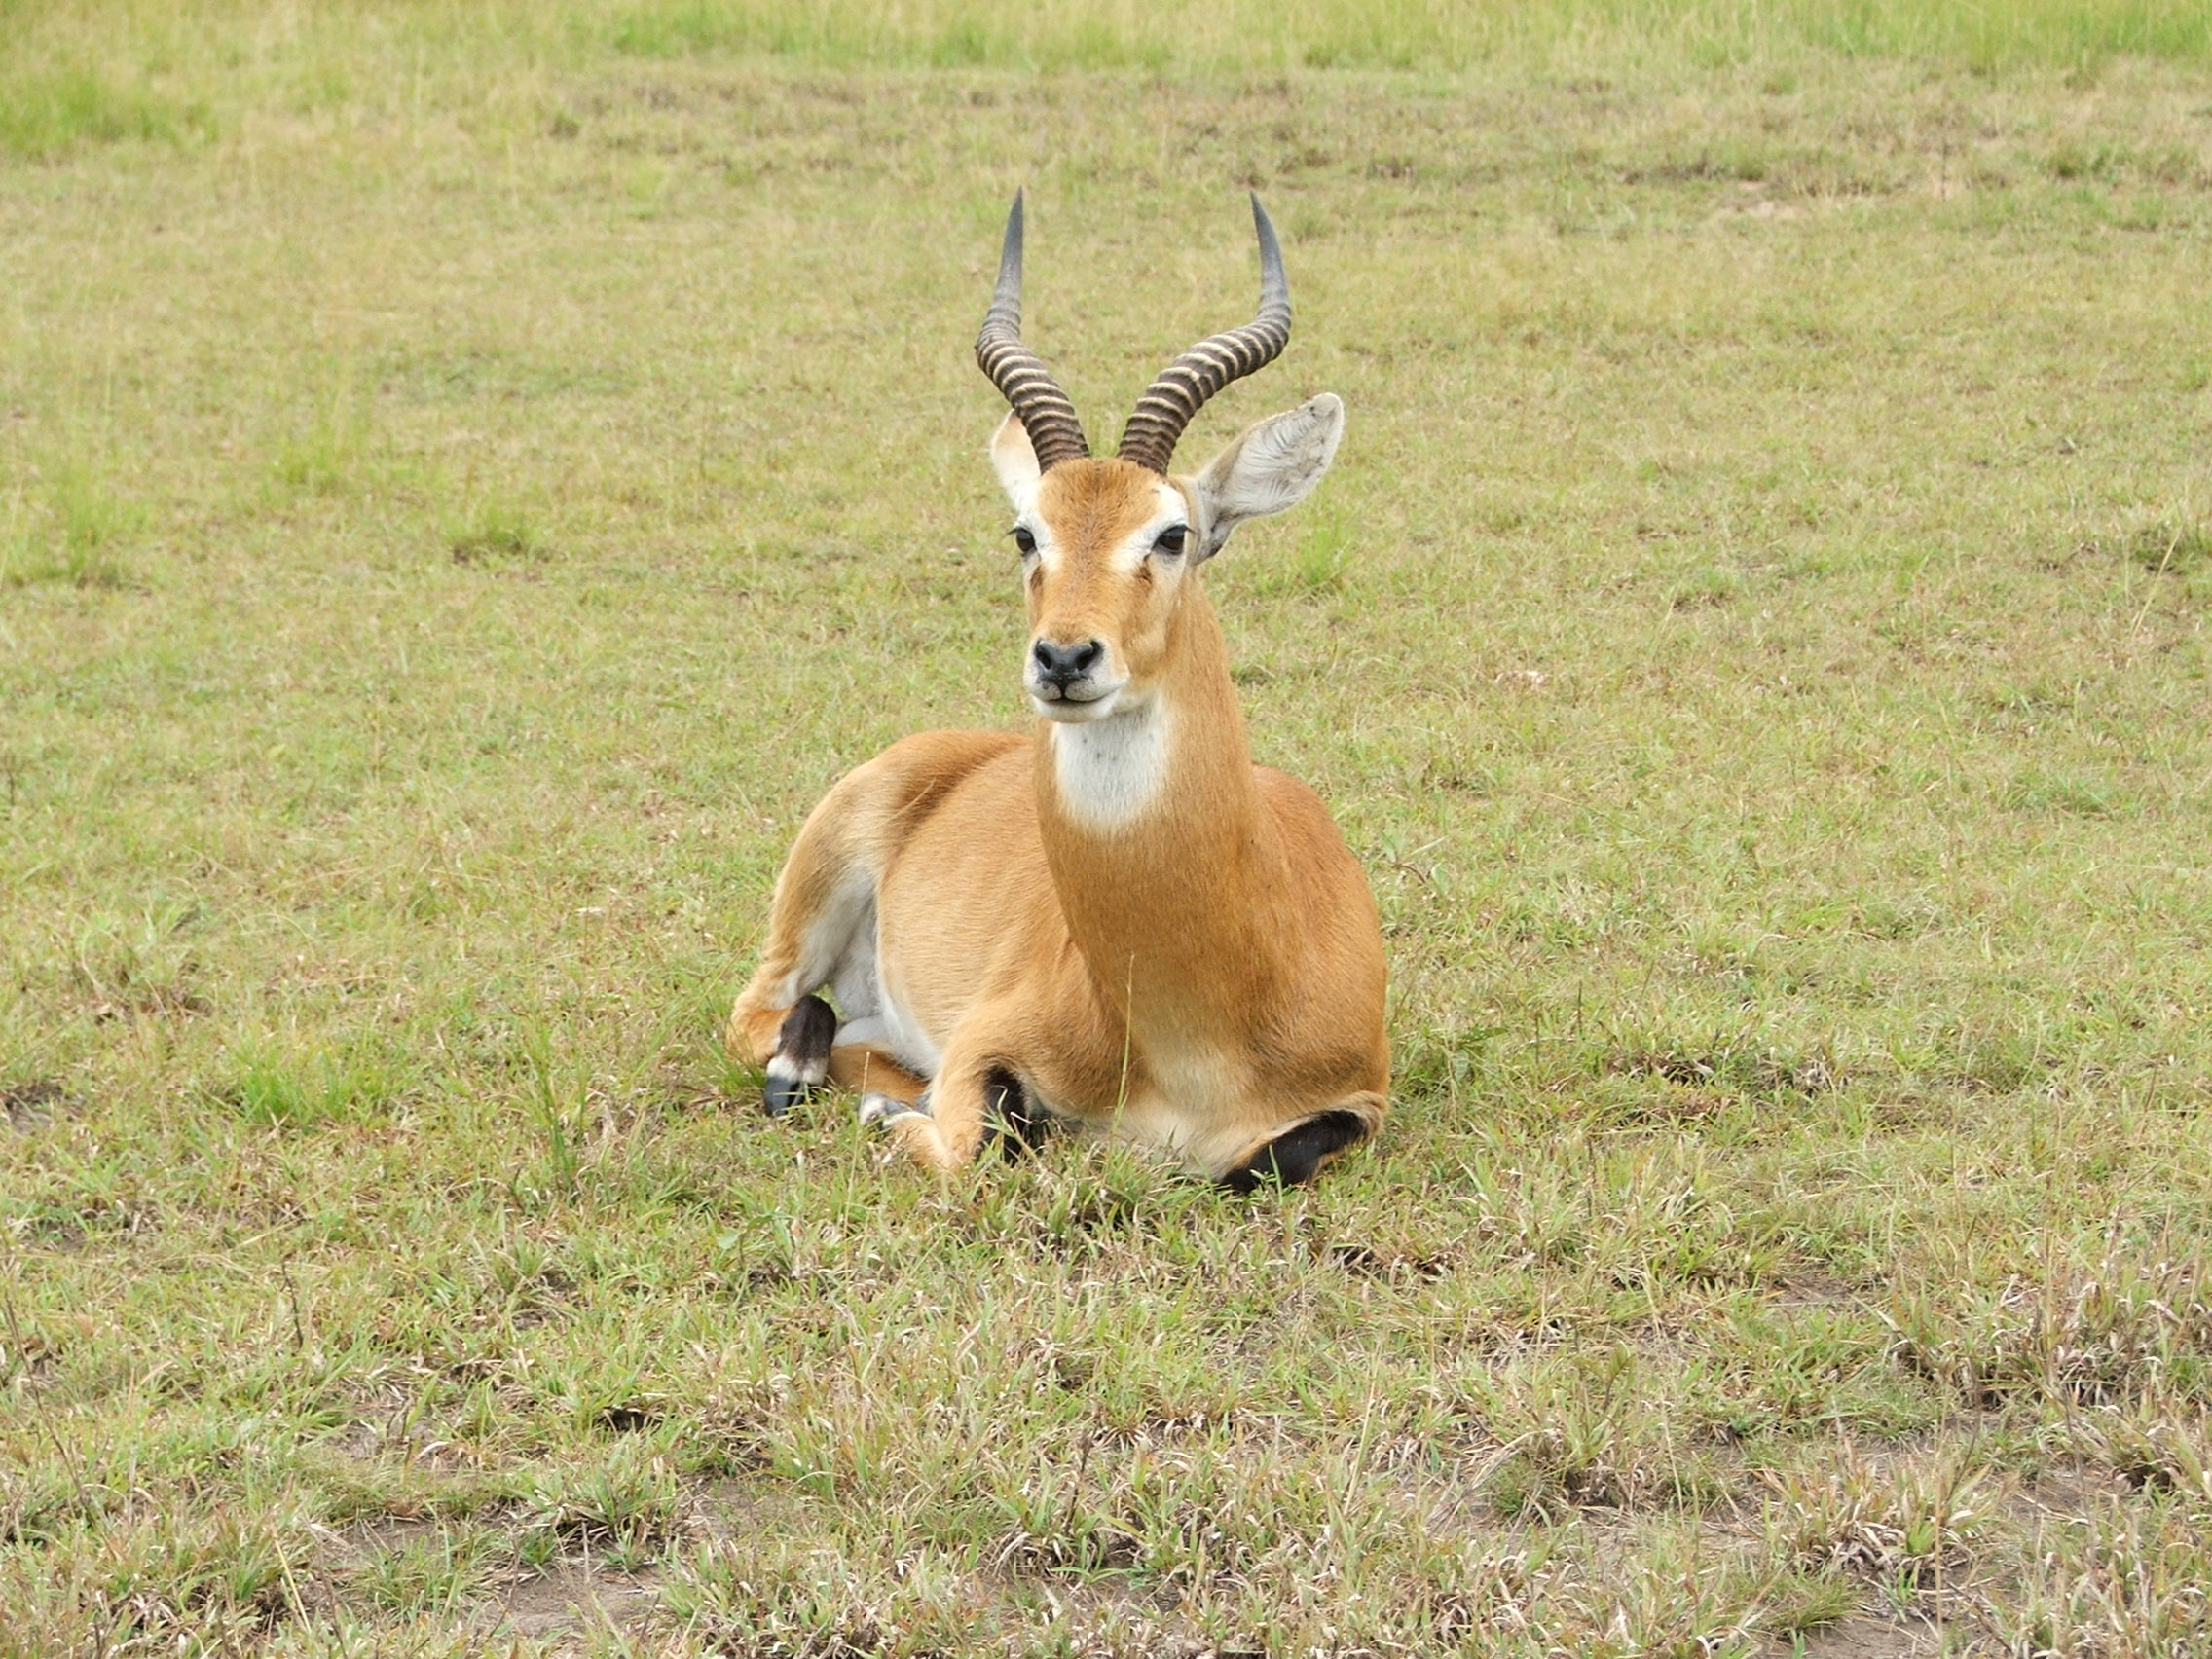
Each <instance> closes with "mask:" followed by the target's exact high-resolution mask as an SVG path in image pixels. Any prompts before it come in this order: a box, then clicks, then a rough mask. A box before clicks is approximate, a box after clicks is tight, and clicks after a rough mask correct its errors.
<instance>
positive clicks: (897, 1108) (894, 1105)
mask: <svg viewBox="0 0 2212 1659" xmlns="http://www.w3.org/2000/svg"><path fill="white" fill-rule="evenodd" d="M928 1098H929V1097H928V1096H927V1095H924V1096H923V1097H922V1100H921V1101H920V1102H908V1101H904V1100H899V1099H895V1098H894V1097H893V1096H891V1095H888V1094H864V1095H862V1096H861V1103H860V1107H859V1109H858V1115H859V1117H860V1121H861V1127H863V1128H866V1129H884V1128H889V1127H890V1126H891V1124H894V1123H895V1122H897V1121H898V1120H899V1119H901V1118H926V1117H928V1116H929V1108H928Z"/></svg>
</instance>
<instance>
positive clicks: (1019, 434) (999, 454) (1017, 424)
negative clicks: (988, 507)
mask: <svg viewBox="0 0 2212 1659" xmlns="http://www.w3.org/2000/svg"><path fill="white" fill-rule="evenodd" d="M991 468H992V470H993V471H995V472H996V473H997V474H998V475H999V487H1000V488H1001V489H1003V490H1005V491H1006V494H1007V499H1008V500H1010V501H1012V502H1013V503H1014V511H1015V512H1017V513H1025V512H1027V511H1028V510H1029V508H1030V505H1031V504H1032V503H1033V502H1034V501H1035V500H1036V499H1037V480H1038V479H1040V478H1042V477H1043V476H1044V475H1045V474H1044V472H1043V469H1041V468H1040V467H1039V466H1038V464H1037V452H1036V450H1035V449H1033V448H1031V447H1030V443H1029V428H1028V427H1026V426H1024V425H1023V424H1021V417H1020V416H1018V415H1016V414H1014V411H1013V410H1011V409H1010V410H1008V411H1007V417H1006V419H1005V420H1003V421H1001V422H1000V423H999V429H998V430H997V431H995V432H993V433H992V434H991Z"/></svg>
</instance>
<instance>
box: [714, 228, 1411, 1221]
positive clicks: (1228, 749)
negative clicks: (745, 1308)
mask: <svg viewBox="0 0 2212 1659" xmlns="http://www.w3.org/2000/svg"><path fill="white" fill-rule="evenodd" d="M1252 218H1253V224H1254V228H1255V230H1256V231H1257V233H1258V237H1259V244H1260V265H1261V280H1260V309H1259V314H1258V316H1257V318H1256V319H1255V320H1254V321H1252V322H1250V323H1248V324H1246V325H1245V326H1243V327H1241V328H1235V329H1230V330H1228V331H1226V332H1224V333H1220V334H1215V335H1213V336H1211V337H1209V338H1207V339H1205V340H1201V341H1200V342H1198V345H1196V346H1194V347H1192V348H1191V349H1190V350H1188V351H1185V352H1184V353H1183V354H1182V355H1181V356H1180V357H1178V358H1176V359H1175V361H1174V362H1173V363H1172V364H1171V365H1169V367H1168V368H1167V369H1166V370H1165V371H1163V372H1162V373H1161V375H1160V377H1159V378H1158V379H1157V380H1155V381H1154V382H1153V384H1152V386H1151V387H1150V388H1149V389H1147V390H1146V392H1145V393H1144V395H1143V396H1142V397H1141V398H1139V399H1138V401H1137V405H1136V410H1135V413H1134V414H1133V415H1132V416H1131V417H1130V419H1129V422H1128V424H1127V427H1126V429H1125V430H1124V434H1123V437H1122V442H1121V448H1120V451H1119V453H1118V454H1116V455H1115V456H1113V457H1112V458H1110V459H1107V458H1100V457H1094V456H1092V455H1091V453H1090V448H1089V445H1088V443H1087V442H1086V440H1085V438H1084V435H1083V427H1082V425H1081V424H1080V423H1079V422H1078V420H1077V418H1076V411H1075V406H1074V404H1073V403H1072V402H1071V401H1070V400H1069V399H1068V396H1067V394H1066V393H1065V392H1064V391H1062V390H1061V389H1060V387H1059V385H1058V384H1057V382H1055V381H1054V379H1053V378H1052V375H1051V371H1050V370H1049V369H1047V368H1046V366H1045V364H1044V362H1043V361H1042V360H1041V359H1039V358H1038V357H1037V356H1036V355H1035V354H1034V353H1033V352H1032V351H1030V350H1029V349H1028V348H1027V347H1025V346H1024V345H1023V344H1022V340H1021V227H1022V199H1021V197H1020V196H1019V195H1016V196H1015V198H1014V206H1013V210H1012V211H1011V212H1010V213H1009V214H1008V217H1007V225H1006V238H1005V242H1004V244H1003V249H1002V252H1001V255H1000V260H999V277H998V287H997V290H996V292H995V294H994V295H993V297H992V301H991V305H990V309H989V311H988V313H987V314H986V316H985V319H984V323H983V329H982V333H981V335H980V336H979V337H978V338H977V342H976V356H977V362H978V363H979V364H980V365H981V366H982V369H983V372H984V373H985V374H987V375H988V376H989V377H990V379H991V381H992V382H993V383H994V384H995V385H996V386H997V387H998V388H999V390H1000V392H1001V393H1003V394H1004V396H1005V397H1006V399H1007V402H1008V403H1009V404H1010V405H1011V409H1010V412H1009V413H1008V414H1007V416H1006V417H1005V419H1004V420H1003V421H1002V422H1001V424H1000V425H999V427H998V430H997V433H996V435H995V436H993V438H992V439H991V442H990V459H991V463H992V465H993V467H994V468H995V469H996V471H997V473H998V478H999V482H1000V484H1001V485H1002V486H1004V488H1005V490H1006V493H1007V496H1008V498H1010V499H1011V500H1012V502H1013V505H1014V530H1013V536H1014V544H1015V546H1016V547H1017V548H1018V549H1019V550H1020V559H1021V583H1022V589H1023V592H1024V595H1025V597H1026V599H1027V602H1028V608H1029V623H1030V632H1029V642H1028V646H1027V652H1026V655H1025V658H1024V662H1023V689H1024V690H1025V692H1026V693H1027V696H1028V700H1029V703H1030V705H1031V707H1032V708H1033V709H1034V711H1035V713H1036V716H1037V719H1036V721H1035V725H1034V729H1033V732H1032V733H1030V734H1017V733H1012V732H982V731H930V732H922V733H919V734H917V735H915V736H912V737H908V738H904V739H903V740H901V741H900V742H898V743H895V744H893V745H892V746H891V747H890V748H889V749H887V750H885V751H884V752H883V753H882V754H880V755H878V756H876V757H875V758H874V759H872V760H869V761H867V762H866V763H865V764H863V765H861V766H859V767H857V768H856V769H854V770H853V771H852V772H850V773H848V774H846V776H845V777H844V778H843V779H841V780H840V781H839V782H838V783H837V784H836V785H834V786H833V787H832V788H831V789H830V793H828V794H827V795H826V796H825V797H824V798H823V800H822V802H821V804H820V805H818V806H817V807H816V808H815V809H814V811H813V813H812V814H811V815H810V816H809V817H808V818H807V820H806V823H805V826H804V827H803V828H802V829H801V830H800V831H799V835H798V840H797V842H796V844H795V845H794V846H793V849H792V853H791V857H790V859H789V860H788V861H787V862H786V864H785V866H784V868H783V873H782V874H781V875H780V876H779V877H778V878H777V882H776V889H775V897H774V899H773V901H772V903H771V906H770V913H769V919H768V934H767V939H766V941H765V943H764V945H763V947H762V952H761V958H760V964H759V968H758V971H757V972H756V974H755V975H754V977H753V979H752V981H751V983H750V984H748V985H747V987H746V989H745V991H744V993H743V994H742V995H740V996H739V997H738V999H737V1004H736V1007H735V1008H734V1009H733V1010H732V1012H731V1014H730V1020H729V1028H728V1035H727V1041H728V1045H729V1048H730V1050H731V1052H732V1054H733V1055H734V1056H735V1057H737V1058H739V1059H741V1060H750V1061H752V1062H754V1063H764V1064H765V1068H766V1086H765V1090H764V1097H765V1098H764V1104H765V1106H766V1108H767V1111H768V1113H769V1114H770V1115H771V1116H777V1117H780V1116H782V1115H783V1114H784V1113H785V1112H786V1111H788V1110H789V1109H790V1108H791V1107H792V1105H793V1104H794V1103H795V1102H797V1101H799V1100H801V1099H804V1098H805V1097H806V1096H807V1095H808V1094H809V1092H810V1091H812V1090H813V1089H815V1088H818V1087H820V1086H822V1085H823V1084H824V1083H826V1082H833V1083H835V1084H837V1085H839V1086H841V1087H844V1088H851V1089H854V1090H857V1091H859V1093H860V1096H861V1098H860V1106H859V1111H860V1116H861V1119H862V1121H863V1122H864V1123H866V1124H872V1125H875V1126H877V1127H878V1128H880V1130H881V1131H882V1132H884V1133H885V1134H887V1135H888V1136H890V1137H891V1138H892V1140H893V1141H894V1142H895V1143H896V1148H897V1149H900V1150H903V1152H904V1153H905V1154H907V1155H908V1156H910V1157H911V1158H912V1159H913V1160H914V1161H916V1162H917V1163H919V1164H921V1165H922V1166H924V1167H925V1168H928V1169H932V1170H936V1171H939V1172H940V1173H942V1172H949V1171H952V1170H955V1169H957V1168H959V1167H960V1166H962V1165H964V1164H966V1163H967V1162H969V1161H972V1160H973V1159H974V1158H975V1157H976V1156H977V1152H978V1150H979V1149H980V1148H981V1147H982V1146H983V1145H984V1143H985V1142H986V1140H988V1139H990V1138H993V1137H994V1136H997V1135H999V1134H1009V1135H1013V1136H1014V1137H1017V1138H1018V1139H1019V1140H1020V1141H1022V1142H1025V1143H1026V1142H1029V1141H1032V1140H1033V1139H1034V1138H1035V1137H1036V1135H1037V1133H1038V1132H1039V1131H1040V1130H1041V1129H1042V1128H1043V1127H1045V1126H1046V1125H1047V1124H1050V1123H1052V1122H1064V1121H1068V1120H1072V1121H1074V1122H1075V1123H1077V1124H1087V1125H1090V1126H1093V1127H1097V1128H1102V1129H1105V1130H1107V1131H1109V1132H1112V1133H1116V1134H1119V1135H1121V1136H1124V1137H1126V1138H1130V1139H1134V1140H1138V1141H1143V1142H1150V1143H1153V1144H1156V1145H1161V1146H1164V1147H1166V1148H1169V1149H1171V1150H1172V1151H1173V1152H1174V1153H1175V1154H1176V1155H1178V1156H1179V1157H1180V1158H1181V1159H1182V1160H1183V1161H1185V1162H1186V1163H1187V1164H1189V1165H1191V1166H1193V1167H1195V1168H1196V1169H1198V1170H1199V1171H1202V1172H1203V1173H1204V1174H1206V1175H1209V1176H1211V1177H1213V1178H1214V1179H1216V1180H1217V1181H1219V1182H1221V1183H1223V1184H1224V1185H1226V1186H1228V1187H1230V1188H1233V1189H1235V1190H1237V1191H1249V1190H1251V1189H1252V1188H1254V1187H1255V1186H1258V1185H1260V1184H1261V1183H1263V1182H1270V1181H1277V1182H1282V1183H1286V1184H1287V1183H1294V1182H1301V1181H1306V1180H1309V1179H1310V1178H1311V1177H1312V1175H1313V1174H1314V1173H1315V1171H1316V1170H1317V1169H1319V1168H1320V1167H1321V1165H1322V1164H1323V1163H1324V1162H1325V1161H1327V1160H1329V1159H1330V1158H1332V1157H1333V1156H1334V1155H1336V1154H1337V1153H1339V1152H1341V1151H1342V1150H1344V1149H1345V1148H1346V1147H1348V1146H1350V1145H1352V1144H1353V1143H1355V1142H1357V1141H1359V1140H1361V1139H1362V1138H1364V1137H1365V1136H1368V1135H1371V1134H1373V1133H1374V1132H1375V1131H1376V1129H1377V1128H1378V1127H1379V1126H1380V1125H1381V1124H1382V1121H1383V1113H1384V1112H1385V1111H1386V1110H1387V1108H1388V1098H1387V1089H1388V1087H1389V1069H1390V1061H1389V1044H1388V1040H1387V1038H1386V1037H1385V1035H1384V1030H1383V988H1384V966H1383V938H1382V930H1381V928H1380V926H1379V925H1378V923H1377V920H1376V912H1375V902H1374V898H1373V896H1372V895H1371V894H1370V893H1369V891H1368V887H1367V881H1366V878H1365V876H1364V874H1363V873H1362V871H1361V869H1360V866H1359V865H1358V863H1357V862H1356V861H1355V860H1354V859H1353V857H1352V855H1351V852H1350V850H1349V849H1348V848H1347V847H1346V845H1345V841H1344V837H1343V836H1342V835H1341V834H1340V833H1339V832H1338V830H1337V827H1336V824H1335V822H1334V821H1333V820H1332V819H1331V818H1330V816H1329V813H1328V809H1327V808H1326V807H1325V806H1323V805H1322V804H1321V801H1320V798H1319V797H1318V796H1317V795H1315V794H1314V793H1313V792H1312V791H1311V790H1310V789H1309V788H1307V786H1306V785H1304V784H1302V783H1300V782H1298V781H1297V780H1295V779H1293V778H1291V777H1288V776H1286V775H1285V774H1283V773H1281V772H1278V771H1275V770H1273V769H1272V768H1270V767H1266V766H1258V765H1255V764H1253V761H1252V756H1251V751H1250V749H1249V747H1248V745H1247V743H1246V740H1245V735H1244V719H1243V714H1242V711H1241V710H1240V709H1239V708H1238V706H1237V701H1236V692H1235V687H1234V685H1233V684H1232V683H1231V681H1230V674H1229V654H1228V647H1227V645H1226V644H1225V642H1224V640H1223V638H1222V632H1221V626H1220V624H1219V622H1217V621H1216V619H1215V617H1214V612H1213V608H1212V607H1211V606H1210V605H1208V604H1207V602H1206V596H1205V590H1204V588H1203V586H1202V585H1201V584H1200V581H1199V568H1200V567H1201V566H1202V565H1204V563H1205V562H1206V561H1207V560H1208V559H1210V558H1212V557H1213V556H1214V555H1215V554H1217V553H1219V552H1220V551H1221V549H1222V546H1223V544H1224V543H1225V542H1227V541H1228V539H1229V536H1230V533H1231V532H1232V531H1234V530H1235V528H1236V527H1237V526H1238V525H1240V524H1242V523H1243V522H1244V521H1245V520H1247V519H1252V518H1258V517H1261V516H1263V515H1265V514H1269V513H1278V512H1281V511H1283V510H1284V509H1286V508H1288V507H1291V506H1294V505H1296V504H1297V503H1298V502H1299V501H1300V500H1302V499H1304V498H1305V497H1306V496H1307V494H1308V493H1309V491H1311V490H1312V488H1313V486H1314V485H1315V484H1316V483H1318V482H1319V481H1320V478H1321V474H1322V473H1323V472H1325V471H1326V470H1327V469H1328V465H1329V462H1330V461H1331V460H1332V459H1333V458H1334V457H1335V455H1336V451H1337V444H1338V441H1339V440H1340V439H1341V438H1342V437H1343V435H1344V404H1343V402H1342V401H1341V400H1340V399H1339V398H1338V397H1336V396H1335V395H1334V394H1333V393H1328V392H1324V393H1321V394H1319V395H1317V396H1314V397H1312V398H1309V400H1308V401H1307V402H1305V403H1303V404H1301V405H1300V406H1299V407H1298V408H1296V409H1293V410H1290V411H1288V412H1286V413H1284V414H1280V415H1276V416H1273V417H1272V418H1270V419H1268V420H1265V421H1262V422H1260V423H1259V424H1257V425H1255V426H1253V427H1251V428H1250V429H1249V430H1247V431H1246V432H1245V433H1244V434H1243V435H1242V436H1241V437H1239V438H1237V439H1236V440H1235V442H1234V443H1232V444H1231V445H1230V446H1229V447H1228V448H1227V449H1225V450H1223V451H1222V452H1221V453H1220V454H1219V455H1217V456H1215V457H1214V458H1213V460H1211V461H1208V462H1207V463H1206V464H1205V465H1204V466H1203V467H1202V468H1200V469H1199V470H1198V472H1196V473H1191V474H1170V473H1169V472H1168V463H1169V461H1170V460H1171V458H1172V457H1173V454H1174V450H1175V445H1176V441H1177V440H1178V439H1179V438H1180V437H1181V436H1182V433H1183V429H1184V427H1185V426H1187V425H1188V424H1190V421H1191V419H1192V417H1193V416H1195V415H1196V414H1197V413H1198V410H1199V408H1200V407H1201V406H1202V405H1203V404H1204V403H1205V401H1206V400H1207V399H1208V398H1209V397H1211V396H1213V394H1214V393H1215V392H1217V391H1219V390H1220V389H1221V388H1222V387H1224V386H1227V385H1228V384H1229V383H1230V382H1231V381H1233V380H1236V379H1239V378H1241V377H1243V376H1245V375H1249V374H1251V373H1253V372H1254V371H1255V370H1257V369H1260V368H1262V367H1263V366H1265V365H1266V364H1268V363H1269V362H1272V360H1273V359H1274V358H1275V357H1276V356H1277V355H1278V354H1280V352H1281V351H1282V350H1283V347H1284V346H1285V345H1286V344H1287V343H1288V342H1289V339H1290V288H1289V283H1288V280H1287V278H1286V277H1285V276H1284V275H1283V265H1282V249H1281V246H1280V244H1279V243H1278V241H1277V240H1276V237H1275V231H1274V227H1273V225H1272V223H1271V222H1270V221H1269V219H1268V215H1267V212H1266V210H1265V209H1264V208H1262V207H1261V205H1260V202H1259V198H1258V197H1257V196H1254V197H1253V198H1252ZM825 990H827V991H828V992H829V993H830V997H833V998H834V1002H835V1006H834V1008H832V1006H831V1004H830V1002H829V1001H827V1000H825V998H824V997H823V995H822V993H823V992H824V991H825Z"/></svg>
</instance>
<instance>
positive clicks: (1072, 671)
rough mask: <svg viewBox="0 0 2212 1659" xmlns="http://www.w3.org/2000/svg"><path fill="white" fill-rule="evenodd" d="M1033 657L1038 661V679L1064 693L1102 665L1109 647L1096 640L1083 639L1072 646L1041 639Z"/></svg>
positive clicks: (1034, 649)
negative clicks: (1100, 663)
mask: <svg viewBox="0 0 2212 1659" xmlns="http://www.w3.org/2000/svg"><path fill="white" fill-rule="evenodd" d="M1030 654H1031V655H1032V656H1034V657H1035V658H1036V659H1037V678H1038V679H1039V680H1041V681H1043V682H1045V683H1046V684H1048V685H1051V686H1053V687H1055V688H1057V689H1059V690H1063V691H1064V690H1066V689H1067V687H1069V686H1070V685H1073V684H1074V683H1075V682H1077V681H1079V680H1081V679H1082V678H1083V677H1084V676H1085V675H1087V674H1088V673H1089V672H1090V671H1091V670H1092V669H1093V668H1095V667H1097V666H1098V659H1099V658H1100V657H1102V656H1104V655H1105V654H1106V647H1105V646H1104V645H1101V644H1099V643H1098V642H1097V641H1096V640H1082V641H1078V642H1077V643H1076V644H1075V645H1053V644H1052V642H1051V641H1050V640H1039V641H1038V642H1037V644H1036V645H1033V646H1031V647H1030Z"/></svg>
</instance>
